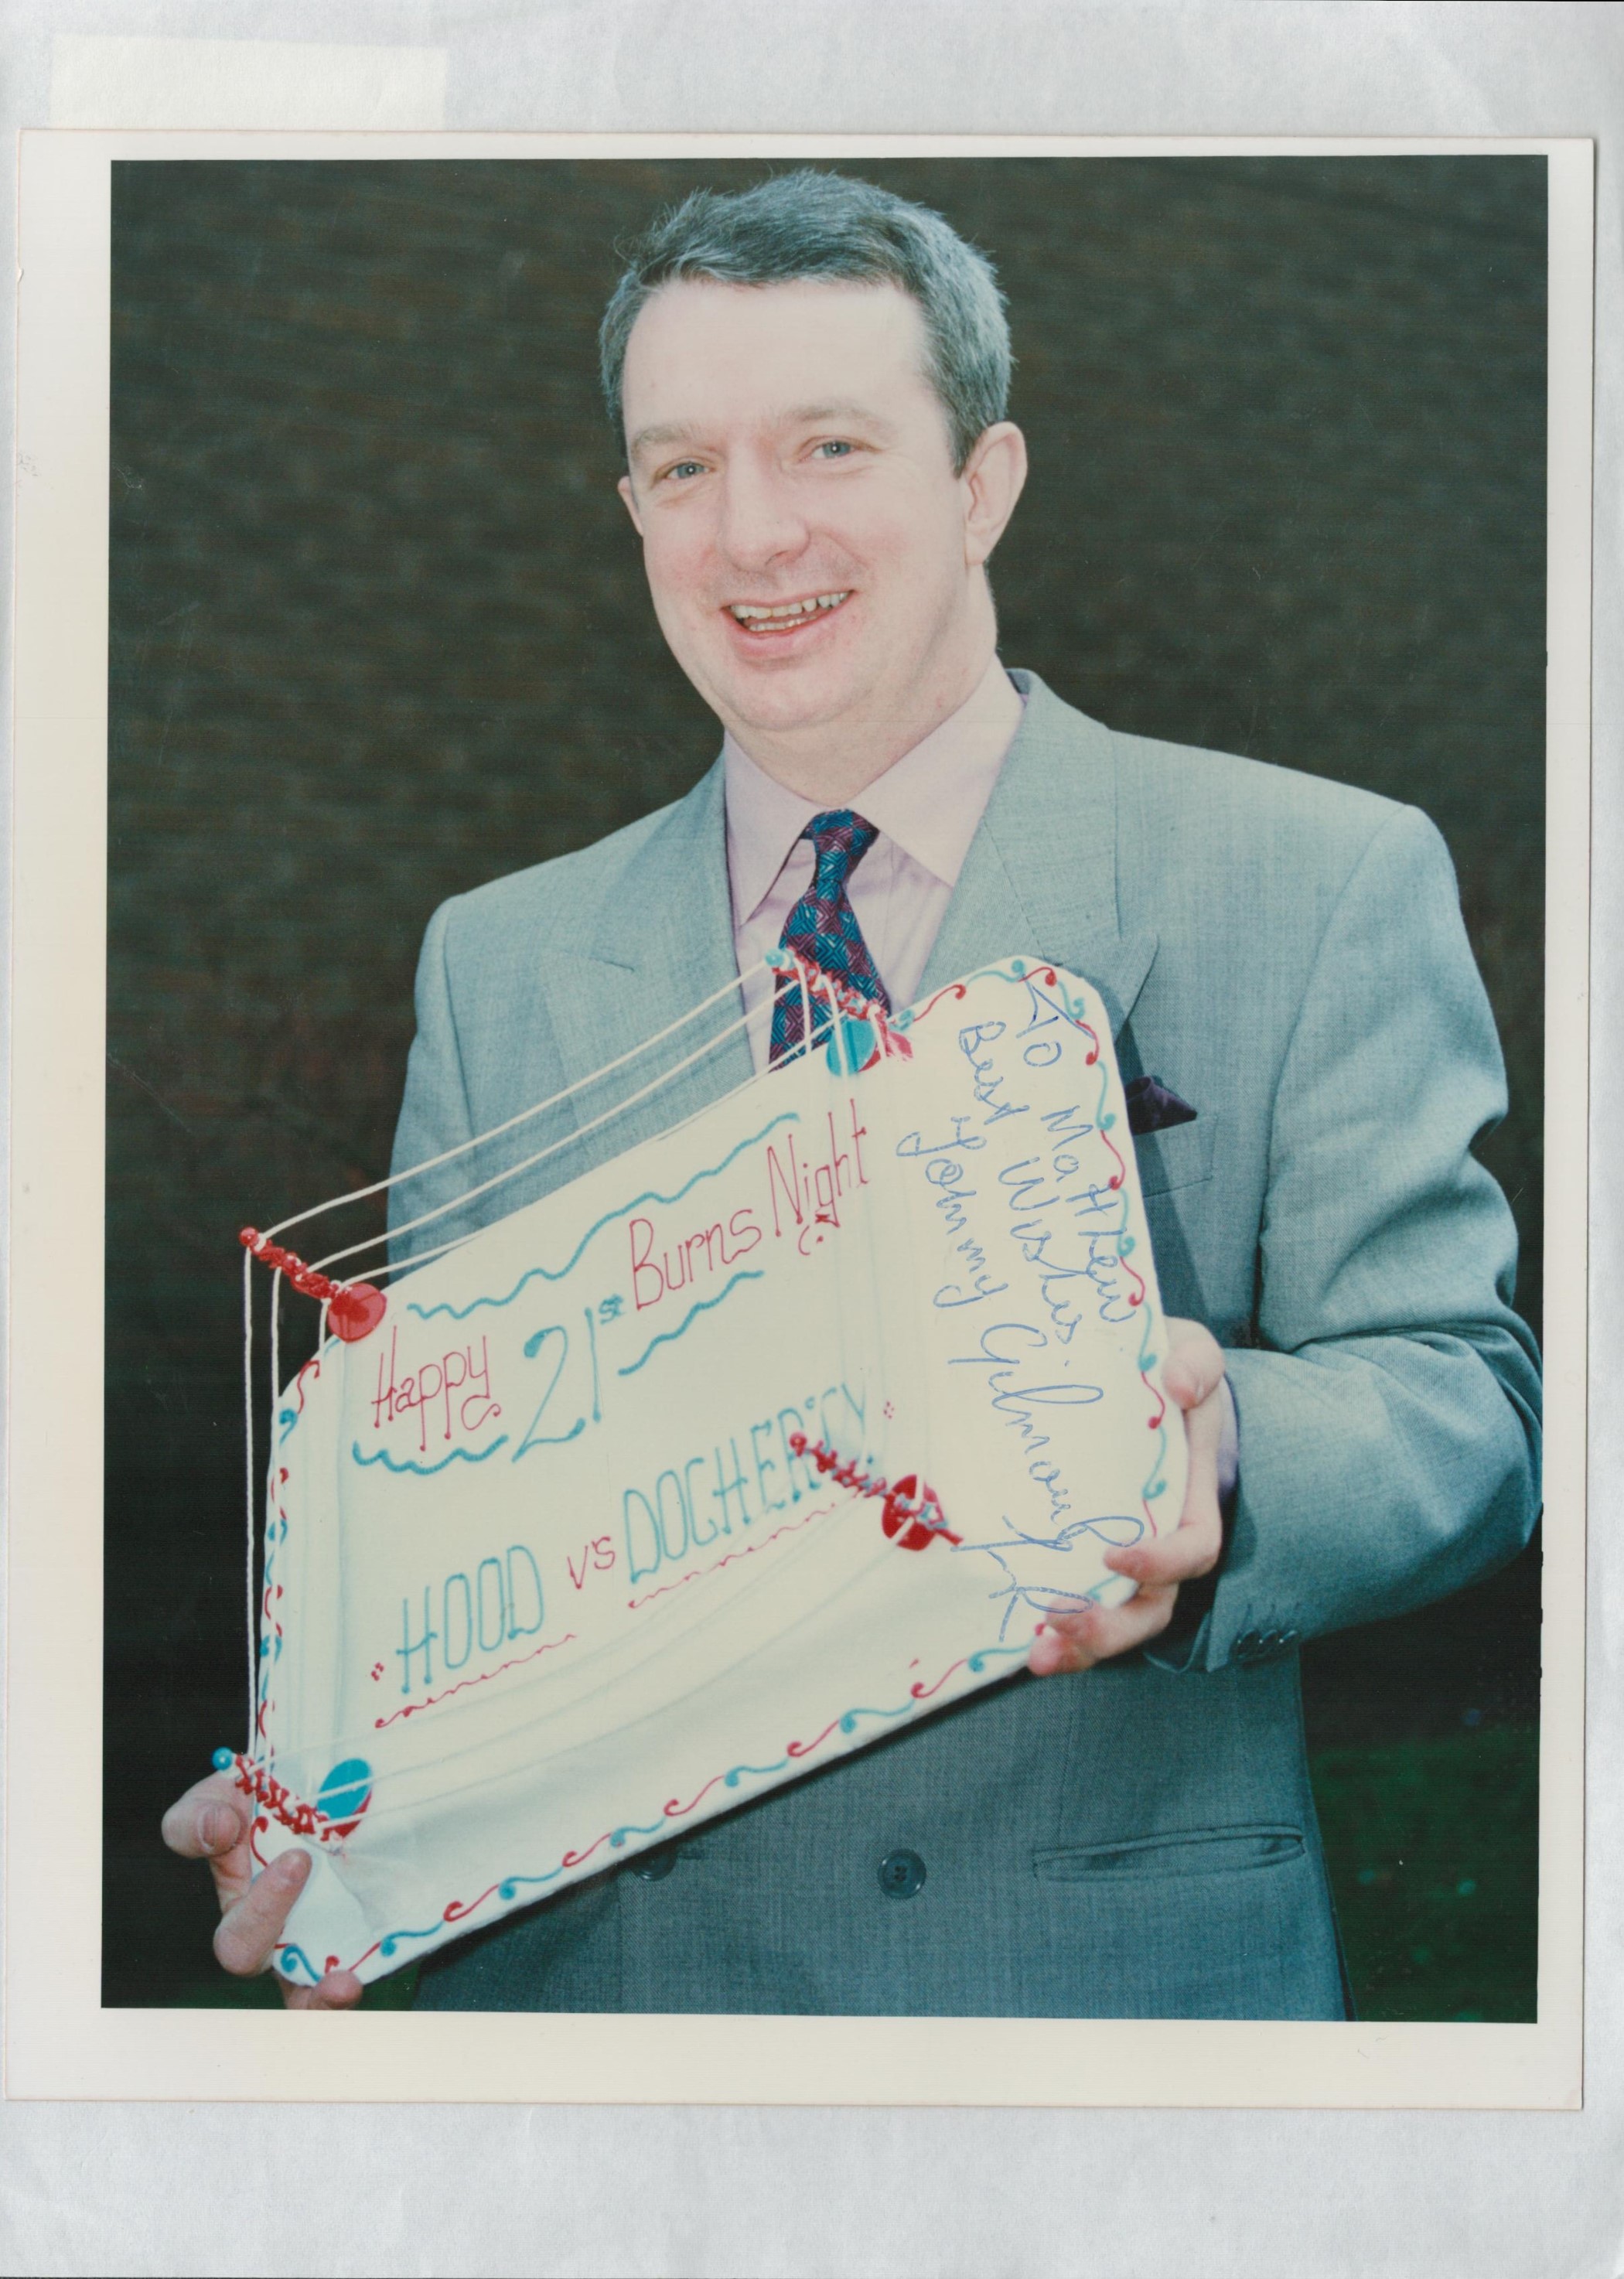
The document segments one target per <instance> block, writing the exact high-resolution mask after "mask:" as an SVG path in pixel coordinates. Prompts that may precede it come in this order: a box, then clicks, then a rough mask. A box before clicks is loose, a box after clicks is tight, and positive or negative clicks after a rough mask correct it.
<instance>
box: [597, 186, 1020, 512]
mask: <svg viewBox="0 0 1624 2279" xmlns="http://www.w3.org/2000/svg"><path fill="white" fill-rule="evenodd" d="M625 258H626V268H625V271H624V274H623V275H622V277H621V280H620V282H619V283H618V284H617V286H616V288H615V290H614V292H613V294H612V295H611V296H610V298H609V306H608V308H607V309H606V310H605V311H604V312H603V322H602V324H601V326H600V327H599V332H598V349H599V360H600V370H601V375H602V380H603V397H604V402H605V403H607V405H608V407H609V418H611V419H612V420H613V422H614V424H615V426H616V428H617V431H618V430H620V429H621V428H622V426H623V411H622V404H621V378H622V374H623V372H624V368H625V361H626V343H627V341H629V340H630V338H631V336H632V326H633V325H634V324H635V323H636V322H637V319H638V317H639V314H640V311H642V309H643V308H644V306H645V305H646V303H647V302H649V301H650V300H652V298H653V297H654V295H655V294H656V293H657V292H658V291H659V289H660V288H661V287H662V286H663V285H667V284H670V283H673V282H675V281H676V280H678V279H681V278H696V277H702V278H709V279H713V280H716V282H717V283H719V284H724V285H784V284H791V283H796V282H799V281H801V280H803V279H808V278H827V279H831V280H841V279H844V280H850V281H852V282H854V283H863V284H892V285H898V286H900V288H901V289H902V290H903V292H905V293H907V294H908V295H910V297H911V298H912V299H913V300H914V301H915V302H916V303H918V305H919V309H920V311H921V313H922V314H923V318H924V326H925V337H926V340H927V342H928V344H929V345H928V350H927V356H926V364H925V377H926V378H927V379H928V380H930V382H931V386H932V387H933V388H935V390H936V393H937V395H938V396H939V397H940V399H941V403H942V409H943V410H944V411H945V412H946V415H947V427H948V434H949V437H950V440H951V443H952V448H953V462H954V470H955V472H962V470H963V467H964V464H965V461H966V460H967V459H968V458H969V455H970V451H971V449H973V447H974V445H975V442H976V440H977V436H979V435H981V434H984V431H985V430H986V429H987V428H989V427H991V426H992V425H993V423H994V421H996V420H999V419H1001V418H1003V417H1004V415H1005V410H1006V407H1007V403H1008V401H1009V373H1010V367H1011V364H1012V363H1013V358H1012V357H1011V355H1010V352H1009V323H1008V319H1007V317H1006V316H1005V314H1004V296H1003V294H1002V293H1001V292H1000V289H999V283H998V279H997V275H996V273H995V272H994V271H993V267H992V263H991V262H990V261H989V260H988V259H987V257H986V256H985V254H984V253H982V252H980V251H979V250H978V249H977V248H976V247H975V246H973V245H970V244H969V243H967V242H966V241H965V240H964V239H963V238H961V236H960V235H959V234H958V232H957V230H955V229H954V228H953V227H952V226H951V225H950V224H949V223H947V222H946V221H944V219H942V217H941V215H940V214H938V213H935V212H932V211H931V208H930V207H929V206H919V205H914V204H911V203H909V201H908V199H907V198H899V197H895V196H892V193H891V192H890V191H889V190H882V189H878V188H876V187H875V185H874V184H873V183H872V182H862V181H858V180H855V179H854V178H853V177H852V176H851V175H848V174H829V173H822V172H820V171H819V170H818V169H816V168H815V167H810V166H803V167H801V168H799V169H798V170H797V171H796V172H795V173H791V174H774V175H770V176H769V178H768V179H767V180H765V181H762V182H757V183H755V185H754V186H753V187H752V188H749V189H747V190H739V191H735V192H732V193H731V194H724V193H722V192H719V191H716V190H695V191H694V192H693V195H692V196H689V197H686V198H685V199H684V200H683V202H682V203H681V204H680V205H678V206H672V207H670V208H668V209H667V210H666V211H665V212H663V213H662V214H661V215H659V216H658V217H657V219H655V222H654V223H653V225H652V226H650V227H649V228H648V229H647V230H646V231H645V232H644V233H643V234H642V236H641V237H640V238H638V239H637V240H635V242H633V243H632V245H630V246H629V247H627V248H626V249H625Z"/></svg>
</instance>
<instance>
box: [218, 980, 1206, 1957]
mask: <svg viewBox="0 0 1624 2279" xmlns="http://www.w3.org/2000/svg"><path fill="white" fill-rule="evenodd" d="M886 1025H887V1024H881V1023H876V1024H872V1025H870V1026H869V1027H865V1026H864V1024H861V1023H855V1024H854V1023H853V1022H851V1021H849V1020H846V1021H842V1022H840V1023H838V1024H837V1032H836V1036H835V1039H834V1040H833V1041H832V1042H831V1046H830V1047H829V1048H828V1050H827V1051H825V1050H823V1049H821V1048H820V1049H819V1050H817V1051H816V1052H813V1053H810V1054H807V1055H803V1056H802V1057H801V1058H800V1059H799V1060H797V1061H795V1062H794V1063H793V1064H791V1065H788V1066H786V1067H783V1068H780V1069H778V1070H773V1071H771V1072H770V1074H768V1075H766V1076H764V1077H761V1078H756V1079H755V1081H754V1082H751V1083H749V1084H747V1085H745V1086H742V1087H741V1088H740V1089H739V1090H738V1091H736V1092H734V1093H731V1094H729V1095H728V1096H727V1097H726V1098H724V1099H723V1100H721V1101H717V1102H716V1104H715V1105H714V1106H712V1107H710V1108H709V1109H705V1110H704V1111H703V1112H702V1113H701V1114H700V1115H699V1116H694V1117H693V1118H691V1119H690V1120H689V1121H688V1122H686V1124H681V1125H680V1126H679V1127H678V1129H677V1130H676V1131H674V1132H668V1133H666V1134H665V1135H664V1136H663V1137H661V1138H660V1139H655V1140H650V1141H648V1142H647V1143H645V1144H644V1145H642V1146H640V1147H635V1148H633V1149H632V1151H631V1152H629V1153H628V1154H626V1155H622V1156H619V1157H617V1159H615V1160H614V1161H612V1162H609V1163H604V1164H602V1165H601V1166H600V1167H599V1168H598V1169H596V1170H592V1171H590V1172H588V1173H586V1175H585V1176H584V1177H583V1178H578V1179H576V1180H574V1181H573V1182H572V1183H571V1184H570V1185H569V1186H564V1187H562V1188H560V1189H558V1190H557V1191H556V1192H555V1193H552V1194H550V1195H548V1196H546V1197H544V1198H543V1199H542V1200H541V1201H537V1202H533V1203H532V1204H530V1205H528V1206H526V1207H525V1209H520V1210H517V1211H515V1212H514V1213H513V1214H512V1215H511V1216H509V1217H507V1218H505V1219H503V1220H502V1221H501V1222H500V1223H498V1224H494V1225H491V1226H489V1227H486V1229H484V1230H483V1231H482V1232H479V1233H477V1234H475V1235H473V1236H471V1237H470V1238H468V1239H465V1240H463V1241H462V1242H461V1243H459V1244H458V1245H456V1247H453V1248H451V1249H449V1250H448V1251H447V1252H445V1253H444V1254H442V1255H439V1256H437V1257H434V1258H432V1259H431V1260H430V1261H429V1262H427V1263H425V1264H422V1265H417V1266H413V1267H411V1268H410V1269H409V1270H405V1271H403V1272H402V1273H400V1274H399V1275H398V1277H397V1278H395V1280H394V1281H393V1282H392V1283H391V1284H390V1285H389V1287H388V1292H387V1305H386V1306H385V1307H384V1309H383V1314H382V1318H381V1320H379V1322H378V1324H377V1325H376V1326H375V1327H374V1328H372V1330H371V1331H369V1332H368V1333H367V1334H365V1335H363V1336H360V1337H359V1338H356V1339H354V1340H353V1341H350V1342H346V1341H343V1340H341V1339H333V1338H332V1337H328V1338H326V1339H325V1340H324V1342H323V1344H322V1346H321V1348H320V1351H319V1353H318V1354H317V1356H316V1357H315V1358H314V1359H313V1360H312V1361H310V1362H308V1363H307V1364H306V1366H305V1367H304V1368H303V1369H302V1370H300V1371H299V1372H298V1374H297V1376H296V1377H294V1378H293V1379H292V1380H291V1381H290V1382H289V1383H288V1385H287V1387H286V1388H285V1391H284V1393H283V1394H282V1397H281V1398H280V1400H279V1401H278V1403H277V1405H276V1420H275V1439H274V1447H273V1454H272V1466H271V1483H272V1492H271V1498H270V1507H269V1510H268V1513H267V1518H266V1535H265V1545H264V1579H263V1586H262V1592H261V1608H262V1612H263V1615H264V1622H263V1623H262V1626H261V1638H260V1654H259V1668H258V1679H257V1699H256V1704H255V1733H256V1741H255V1746H254V1751H253V1754H252V1756H251V1757H238V1758H235V1759H232V1758H230V1757H229V1756H228V1755H227V1753H224V1752H222V1753H221V1759H219V1760H217V1761H226V1762H230V1763H234V1764H235V1766H236V1768H237V1769H238V1772H239V1776H240V1778H241V1781H242V1783H243V1784H244V1785H245V1786H249V1785H251V1786H252V1788H253V1790H254V1792H255V1793H256V1795H257V1799H258V1800H259V1804H260V1807H261V1808H260V1810H259V1812H258V1814H257V1820H256V1823H255V1834H254V1846H255V1851H256V1854H257V1858H258V1860H259V1861H261V1862H264V1861H269V1860H270V1859H272V1858H273V1857H274V1856H275V1855H276V1853H278V1852H279V1851H280V1850H282V1849H284V1848H286V1847H287V1845H290V1844H295V1843H297V1844H303V1845H304V1847H305V1848H306V1849H307V1850H309V1851H310V1852H311V1853H314V1855H315V1860H316V1864H315V1867H314V1869H313V1871H312V1874H311V1876H310V1881H309V1884H307V1886H306V1889H305V1891H304V1892H303V1895H302V1896H301V1898H300V1900H299V1902H298V1905H297V1907H295V1911H294V1914H293V1916H292V1918H291V1919H290V1922H289V1924H288V1927H287V1938H286V1940H285V1942H284V1944H283V1945H282V1946H281V1947H280V1949H279V1952H278V1967H279V1968H280V1969H281V1970H283V1971H284V1972H285V1973H286V1974H287V1976H289V1977H290V1978H292V1979H294V1980H295V1981H296V1982H298V1983H301V1984H310V1983H312V1982H313V1981H315V1980H317V1979H318V1978H319V1977H321V1976H322V1975H323V1973H324V1972H325V1971H326V1970H328V1969H331V1968H346V1969H350V1970H354V1971H356V1973H357V1974H358V1975H359V1976H360V1977H361V1978H363V1979H364V1980H366V1979H372V1978H377V1977H379V1976H383V1975H385V1974H386V1973H387V1972H388V1971H390V1970H394V1969H397V1968H400V1967H401V1966H402V1965H403V1964H405V1963H407V1962H410V1961H414V1960H416V1959H417V1958H418V1957H419V1956H422V1955H425V1954H427V1953H430V1952H432V1951H433V1949H434V1948H435V1947H438V1946H440V1945H444V1944H445V1943H446V1941H448V1939H452V1938H456V1937H457V1936H458V1935H459V1934H460V1933H461V1932H463V1931H465V1930H474V1929H478V1928H479V1927H481V1926H482V1925H484V1924H486V1923H488V1922H492V1921H493V1920H494V1919H495V1918H496V1917H497V1916H499V1915H502V1914H504V1913H505V1912H507V1911H508V1910H509V1909H512V1908H516V1907H524V1906H526V1905H528V1904H531V1903H532V1902H533V1901H536V1900H538V1899H545V1898H547V1897H548V1896H549V1895H550V1894H552V1893H554V1892H556V1891H561V1890H563V1888H565V1887H566V1886H567V1885H569V1884H572V1883H574V1882H576V1881H578V1879H580V1878H581V1877H584V1876H593V1875H596V1874H599V1873H601V1871H602V1870H604V1869H605V1868H612V1867H613V1866H615V1865H616V1864H617V1863H618V1862H624V1861H627V1860H629V1859H631V1858H632V1857H633V1856H634V1855H635V1854H636V1853H639V1852H640V1851H641V1850H643V1849H645V1848H646V1847H647V1846H648V1845H654V1844H658V1843H662V1842H663V1841H666V1840H667V1839H669V1838H674V1837H679V1836H680V1835H681V1834H682V1833H683V1832H684V1831H685V1830H691V1829H693V1827H694V1826H696V1825H697V1824H698V1823H699V1822H701V1821H703V1820H705V1819H707V1818H709V1817H710V1816H711V1815H714V1814H716V1813H719V1812H724V1811H726V1810H727V1809H729V1808H730V1807H733V1806H736V1805H739V1804H742V1803H744V1802H746V1801H747V1799H751V1798H754V1797H756V1796H759V1795H761V1794H762V1792H764V1791H766V1790H768V1789H770V1788H772V1787H774V1786H776V1785H778V1784H780V1783H783V1782H785V1781H788V1780H793V1778H795V1777H796V1776H798V1775H799V1774H801V1773H802V1772H806V1771H812V1770H816V1769H817V1768H818V1767H820V1766H822V1765H824V1764H827V1763H828V1762H829V1761H831V1760H832V1759H833V1758H836V1757H838V1756H840V1755H842V1754H844V1753H846V1752H848V1751H851V1750H854V1749H859V1748H862V1746H864V1745H865V1744H866V1743H868V1742H869V1741H873V1740H877V1739H879V1738H881V1737H882V1736H884V1735H885V1734H888V1733H892V1732H894V1731H896V1730H898V1729H899V1728H900V1727H901V1726H903V1725H906V1724H908V1723H910V1722H912V1721H914V1720H915V1719H918V1718H921V1717H923V1716H927V1715H930V1714H931V1712H932V1711H934V1710H936V1709H939V1708H942V1707H946V1704H948V1703H949V1702H951V1701H954V1700H958V1699H959V1698H960V1697H961V1696H962V1695H964V1694H966V1693H968V1692H971V1691H973V1690H974V1689H975V1688H977V1687H978V1686H982V1685H986V1684H991V1683H992V1682H993V1681H995V1680H996V1679H998V1678H1000V1677H1006V1676H1007V1675H1008V1674H1010V1673H1011V1672H1013V1671H1015V1670H1016V1669H1020V1668H1021V1666H1022V1664H1023V1661H1024V1660H1025V1657H1026V1654H1027V1652H1028V1650H1029V1648H1030V1644H1031V1640H1032V1638H1033V1636H1034V1635H1035V1633H1036V1631H1037V1630H1038V1627H1039V1625H1040V1624H1041V1623H1042V1622H1043V1620H1044V1618H1045V1615H1046V1612H1047V1611H1048V1610H1049V1609H1051V1608H1071V1607H1076V1606H1078V1605H1080V1604H1082V1603H1084V1601H1087V1600H1095V1601H1099V1602H1104V1603H1110V1602H1113V1601H1115V1600H1118V1599H1122V1598H1125V1597H1128V1596H1130V1594H1131V1585H1129V1584H1127V1583H1126V1582H1124V1580H1123V1578H1122V1577H1119V1576H1116V1575H1115V1574H1114V1573H1112V1571H1111V1570H1110V1569H1107V1567H1106V1566H1105V1565H1104V1564H1103V1559H1104V1554H1105V1553H1106V1552H1107V1550H1109V1549H1111V1548H1113V1547H1121V1546H1127V1545H1129V1544H1130V1543H1133V1542H1137V1541H1138V1540H1140V1539H1142V1538H1144V1537H1145V1536H1147V1535H1153V1534H1155V1533H1157V1532H1158V1531H1166V1530H1167V1529H1168V1528H1170V1527H1171V1526H1173V1525H1175V1524H1176V1521H1177V1517H1178V1514H1179V1510H1180V1508H1181V1506H1182V1503H1183V1499H1184V1469H1185V1450H1184V1431H1183V1428H1182V1423H1181V1420H1180V1418H1179V1416H1178V1414H1177V1411H1176V1409H1174V1408H1171V1406H1170V1404H1169V1403H1168V1400H1167V1398H1166V1396H1165V1395H1164V1393H1163V1392H1162V1390H1161V1370H1160V1364H1161V1357H1162V1354H1163V1351H1164V1340H1165V1331H1164V1327H1163V1322H1162V1316H1161V1301H1160V1297H1159V1294H1158V1292H1157V1287H1156V1279H1155V1271H1154V1267H1153V1261H1152V1257H1151V1246H1150V1240H1149V1236H1148V1232H1147V1230H1146V1227H1145V1216H1144V1209H1143V1205H1142V1202H1141V1200H1140V1195H1139V1190H1138V1177H1137V1172H1136V1167H1135V1163H1134V1151H1133V1143H1132V1140H1131V1139H1130V1136H1129V1131H1128V1116H1127V1110H1126V1106H1125V1103H1124V1101H1123V1097H1122V1084H1121V1080H1120V1078H1119V1076H1118V1073H1117V1069H1116V1063H1115V1055H1114V1054H1113V1052H1112V1048H1111V1040H1110V1030H1109V1025H1108V1022H1107V1017H1106V1014H1105V1009H1104V1007H1103V1006H1102V1004H1101V1002H1100V1001H1099V997H1098V995H1097V994H1096V993H1095V992H1094V991H1093V990H1092V988H1091V987H1090V986H1088V984H1087V983H1085V982H1083V981H1080V980H1078V979H1076V978H1075V977H1074V976H1072V975H1070V974H1069V973H1066V972H1064V971H1059V970H1057V969H1056V968H1054V967H1053V966H1048V965H1044V964H1040V963H1035V962H1034V961H1032V960H1030V959H1024V958H1011V959H1008V960H1006V961H1005V962H1003V963H1000V964H998V965H996V966H992V967H990V968H987V969H985V970H984V971H980V972H977V973H976V974H973V975H971V976H969V977H968V978H965V979H963V980H961V981H958V982H955V983H954V984H952V985H951V986H949V987H947V988H945V989H941V990H938V991H937V992H936V993H935V994H934V995H932V996H931V997H930V998H928V999H926V1000H923V1001H921V1003H919V1004H918V1005H917V1006H915V1007H913V1008H911V1009H909V1011H908V1013H906V1014H903V1015H900V1016H898V1017H896V1018H895V1020H894V1021H893V1022H892V1024H889V1030H890V1033H889V1035H887V1034H886ZM865 1060H866V1061H868V1062H869V1065H868V1066H867V1067H862V1063H863V1062H864V1061H865ZM854 1068H856V1069H861V1072H860V1073H851V1072H850V1071H851V1070H853V1069H854ZM1058 1682H1064V1681H1058Z"/></svg>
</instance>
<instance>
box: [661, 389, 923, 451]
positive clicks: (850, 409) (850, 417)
mask: <svg viewBox="0 0 1624 2279" xmlns="http://www.w3.org/2000/svg"><path fill="white" fill-rule="evenodd" d="M830 420H836V421H840V420H845V421H850V422H851V423H852V424H853V425H854V426H862V427H865V428H867V429H869V432H870V433H871V434H879V435H893V434H895V433H896V429H895V426H894V425H893V423H892V421H891V420H889V419H886V418H883V417H882V415H881V414H880V413H879V412H877V411H875V410H874V409H873V408H872V406H871V405H869V404H867V403H859V402H858V401H857V400H856V398H855V397H854V396H834V397H831V398H830V399H829V400H827V401H826V402H824V403H792V404H790V405H788V406H787V407H786V408H785V410H784V411H775V412H773V413H771V414H770V415H769V418H768V421H767V423H766V424H768V425H770V426H780V427H817V426H823V425H824V424H825V423H826V422H827V421H830ZM700 433H701V431H700V429H699V428H697V427H696V426H693V423H692V422H691V421H689V420H686V419H678V420H671V421H669V422H667V423H665V424H663V425H659V426H652V427H640V428H639V429H638V431H637V433H636V434H635V435H633V436H632V440H631V441H630V442H629V443H628V445H627V447H626V448H627V450H628V452H629V453H630V455H631V457H632V458H637V457H639V456H640V454H641V453H642V452H644V451H657V450H662V449H664V448H665V446H666V445H667V444H670V443H691V442H693V441H694V439H695V438H696V437H697V436H698V435H699V434H700Z"/></svg>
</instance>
